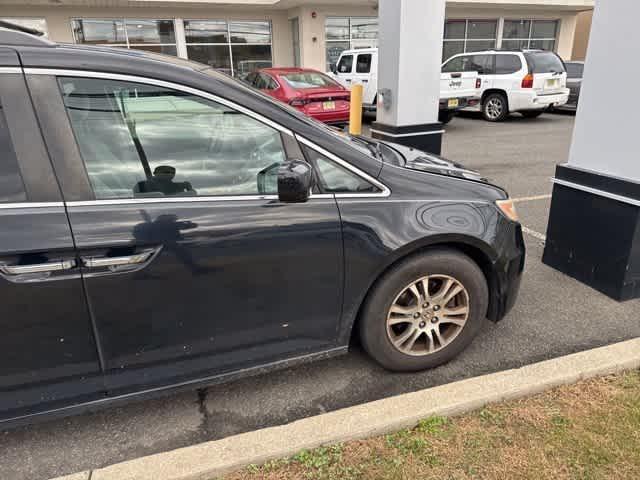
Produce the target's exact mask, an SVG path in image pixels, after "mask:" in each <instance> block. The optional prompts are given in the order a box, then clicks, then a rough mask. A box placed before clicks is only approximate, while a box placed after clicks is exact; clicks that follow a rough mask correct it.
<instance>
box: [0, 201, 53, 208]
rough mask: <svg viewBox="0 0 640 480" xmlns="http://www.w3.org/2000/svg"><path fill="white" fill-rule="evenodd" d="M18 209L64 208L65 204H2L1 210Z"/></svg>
mask: <svg viewBox="0 0 640 480" xmlns="http://www.w3.org/2000/svg"><path fill="white" fill-rule="evenodd" d="M17 208H64V203H63V202H16V203H0V210H12V209H17Z"/></svg>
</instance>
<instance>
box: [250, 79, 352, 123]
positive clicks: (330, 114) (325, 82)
mask: <svg viewBox="0 0 640 480" xmlns="http://www.w3.org/2000/svg"><path fill="white" fill-rule="evenodd" d="M245 81H246V82H247V83H249V84H250V85H251V86H252V87H254V88H257V89H258V90H262V91H263V92H264V93H266V94H267V95H270V96H272V97H274V98H277V99H278V100H280V101H282V102H285V103H288V104H289V105H291V106H292V107H295V108H297V109H298V110H300V111H301V112H303V113H304V114H305V115H308V116H310V117H312V118H315V119H316V120H320V121H321V122H324V123H330V124H332V125H344V124H346V123H348V122H349V98H350V97H351V93H350V92H349V90H347V89H346V88H344V87H343V86H342V85H340V84H339V83H338V82H336V81H335V80H333V79H332V78H331V77H329V76H327V75H325V74H324V73H321V72H318V71H316V70H311V69H310V68H263V69H261V70H258V71H255V72H252V73H250V74H249V75H247V77H246V78H245Z"/></svg>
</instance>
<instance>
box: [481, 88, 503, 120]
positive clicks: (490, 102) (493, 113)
mask: <svg viewBox="0 0 640 480" xmlns="http://www.w3.org/2000/svg"><path fill="white" fill-rule="evenodd" d="M508 115H509V104H508V101H507V97H506V96H504V95H503V94H502V93H491V94H489V95H488V96H487V98H485V99H484V102H483V103H482V116H483V117H484V119H485V120H487V121H489V122H502V121H504V119H505V118H507V116H508Z"/></svg>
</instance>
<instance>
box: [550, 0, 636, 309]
mask: <svg viewBox="0 0 640 480" xmlns="http://www.w3.org/2000/svg"><path fill="white" fill-rule="evenodd" d="M639 16H640V2H638V0H615V1H613V0H598V1H597V2H596V7H595V12H594V17H593V25H592V31H591V38H590V41H589V49H588V53H587V61H586V66H585V70H584V80H583V84H582V91H581V95H580V106H579V107H578V114H577V117H576V124H575V130H574V136H573V143H572V146H571V153H570V155H569V163H567V164H564V165H558V167H557V168H556V175H555V178H554V183H555V185H554V187H553V198H552V201H551V211H550V213H549V227H548V229H547V242H546V245H545V250H544V255H543V262H544V263H546V264H547V265H550V266H552V267H554V268H557V269H558V270H560V271H562V272H565V273H567V274H568V275H570V276H572V277H574V278H576V279H578V280H581V281H582V282H584V283H586V284H587V285H590V286H591V287H593V288H595V289H597V290H599V291H601V292H603V293H605V294H606V295H609V296H610V297H612V298H614V299H616V300H629V299H632V298H640V162H639V161H638V138H637V137H638V130H639V129H638V127H639V125H640V122H639V121H638V113H637V111H636V109H635V108H634V106H633V103H634V102H633V100H634V97H633V93H631V92H632V91H633V88H634V87H633V85H634V81H635V79H637V78H639V77H640V66H639V65H638V62H637V57H638V44H639V43H640V30H638V28H637V25H636V23H637V18H638V17H639ZM611 321H614V322H615V318H614V319H611Z"/></svg>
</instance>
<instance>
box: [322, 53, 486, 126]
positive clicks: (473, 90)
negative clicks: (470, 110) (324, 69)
mask: <svg viewBox="0 0 640 480" xmlns="http://www.w3.org/2000/svg"><path fill="white" fill-rule="evenodd" d="M331 70H332V72H331V74H330V75H332V76H333V77H334V78H335V79H336V80H337V81H338V82H340V83H341V84H342V85H344V86H345V87H347V88H350V87H351V86H353V85H357V84H361V85H362V87H363V95H362V107H363V109H364V111H367V112H375V111H376V109H377V103H378V102H377V100H378V49H377V48H362V49H356V50H345V51H344V52H342V53H341V54H340V58H339V59H338V61H337V63H336V64H335V66H333V67H332V69H331ZM480 86H481V83H480V78H479V77H478V72H475V71H472V70H467V71H465V72H463V71H462V70H456V71H451V72H446V73H444V72H443V73H442V74H441V75H440V106H439V115H438V120H439V121H440V122H442V123H449V121H451V119H452V118H453V116H454V115H455V112H456V111H457V110H460V109H462V108H465V107H470V106H475V105H478V103H479V99H478V89H479V88H480Z"/></svg>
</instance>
